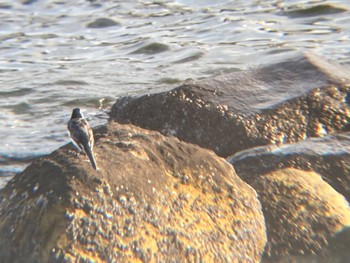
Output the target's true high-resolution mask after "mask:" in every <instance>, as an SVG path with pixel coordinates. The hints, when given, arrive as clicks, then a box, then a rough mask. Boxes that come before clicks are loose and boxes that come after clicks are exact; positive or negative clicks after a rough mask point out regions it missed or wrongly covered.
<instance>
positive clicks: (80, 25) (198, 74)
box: [0, 0, 350, 187]
mask: <svg viewBox="0 0 350 263" xmlns="http://www.w3.org/2000/svg"><path fill="white" fill-rule="evenodd" d="M349 10H350V3H349V1H346V0H343V1H305V0H304V1H303V0H296V1H292V0H290V1H269V0H268V1H243V0H236V1H229V0H226V1H225V0H215V1H213V0H210V1H209V0H202V1H196V0H179V1H160V0H159V1H132V2H131V1H103V0H101V1H94V0H90V1H87V0H78V1H64V0H62V1H43V0H26V1H9V0H8V1H2V2H1V3H0V21H1V22H0V52H1V57H0V83H1V88H0V108H1V111H0V129H1V134H2V137H3V140H2V143H1V144H0V176H1V179H0V187H1V185H3V184H4V183H5V182H6V180H8V179H9V178H10V177H11V176H13V174H14V173H16V172H20V171H21V170H23V169H24V167H25V166H26V165H27V164H28V162H29V161H30V160H31V159H32V158H33V157H35V156H40V155H44V154H48V153H50V152H51V151H53V150H54V149H57V148H58V147H60V146H62V145H64V144H66V143H67V142H69V137H68V135H67V132H66V123H67V121H68V119H69V117H70V113H71V110H72V108H74V107H81V108H82V109H84V110H85V115H86V116H87V117H88V118H89V119H90V123H91V125H92V126H95V125H99V124H102V123H105V122H106V121H107V116H106V112H107V111H108V108H109V107H110V105H111V104H112V103H113V102H114V100H115V99H116V98H117V97H118V96H123V95H127V94H133V95H135V94H136V95H137V94H143V93H145V92H154V91H160V90H165V89H170V88H173V87H176V86H178V85H179V84H180V83H182V82H184V81H185V80H186V79H188V78H193V79H199V78H205V77H210V76H215V75H218V74H222V73H225V72H232V71H237V70H244V69H247V68H250V67H256V66H258V65H261V64H265V63H272V62H276V61H278V60H281V59H283V58H285V57H288V56H290V55H291V54H293V53H295V52H299V51H307V50H311V51H313V52H314V53H316V54H319V55H321V56H324V57H326V58H329V59H333V60H337V61H338V62H339V63H344V64H348V63H349V62H350V56H349V53H350V11H349ZM101 18H107V19H104V20H101ZM98 19H100V20H98ZM108 19H109V20H108Z"/></svg>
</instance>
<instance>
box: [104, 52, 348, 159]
mask: <svg viewBox="0 0 350 263" xmlns="http://www.w3.org/2000/svg"><path fill="white" fill-rule="evenodd" d="M349 83H350V73H349V70H348V69H346V68H345V67H344V66H339V65H336V64H334V63H330V62H327V61H325V60H323V59H322V58H319V57H317V56H315V55H311V54H309V55H306V56H304V55H303V56H297V57H294V58H292V59H289V60H288V61H285V62H280V63H276V64H273V65H268V66H264V67H261V68H258V69H252V70H247V71H242V72H235V73H231V74H226V75H222V76H219V77H216V78H213V79H204V80H199V81H193V82H192V83H187V84H184V85H182V86H180V87H178V88H175V89H173V90H171V91H169V92H162V93H157V94H152V95H146V96H142V97H137V98H134V97H124V98H121V99H119V100H117V102H116V103H115V104H114V106H113V108H112V111H111V113H110V117H111V119H114V120H117V121H118V122H121V123H133V124H135V125H138V126H141V127H144V128H148V129H153V130H158V131H160V132H162V133H163V134H166V135H175V136H177V137H178V138H180V139H182V140H184V141H187V142H191V143H195V144H198V145H200V146H202V147H205V148H209V149H212V150H214V151H215V152H216V153H217V154H218V155H220V156H224V157H227V156H229V155H231V154H234V153H236V152H238V151H241V150H244V149H248V148H251V147H254V146H261V145H268V144H279V143H292V142H297V141H300V140H304V139H305V138H307V137H320V136H324V135H325V134H331V133H335V132H339V131H344V130H349V123H350V114H349V110H350V109H349V101H350V95H349V94H350V92H349V86H348V84H349Z"/></svg>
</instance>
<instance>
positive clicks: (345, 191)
mask: <svg viewBox="0 0 350 263" xmlns="http://www.w3.org/2000/svg"><path fill="white" fill-rule="evenodd" d="M227 160H228V161H229V162H230V163H231V164H232V165H233V166H234V168H235V170H236V172H237V174H238V175H239V176H240V177H241V178H242V179H243V180H244V181H246V182H248V183H250V182H251V181H252V180H254V178H255V177H256V176H258V175H259V174H262V173H267V172H271V171H274V170H279V169H283V168H287V167H293V168H297V169H302V170H306V171H314V172H316V173H318V174H320V175H321V176H322V178H323V179H324V180H325V181H326V182H327V183H329V184H330V185H331V186H332V187H333V188H334V189H335V190H336V191H338V192H339V193H340V194H342V195H344V197H345V198H346V199H347V201H348V202H350V165H349V164H350V133H349V132H346V133H339V134H334V135H328V136H325V137H322V138H310V139H307V140H304V141H300V142H298V143H294V144H284V145H278V146H277V145H268V146H260V147H255V148H251V149H248V150H245V151H242V152H238V153H236V154H235V155H233V156H231V157H229V158H228V159H227Z"/></svg>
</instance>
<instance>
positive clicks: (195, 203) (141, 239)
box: [0, 123, 266, 263]
mask: <svg viewBox="0 0 350 263" xmlns="http://www.w3.org/2000/svg"><path fill="white" fill-rule="evenodd" d="M95 138H96V146H95V154H96V159H97V163H98V166H99V168H100V170H99V171H97V172H96V171H94V170H93V169H92V168H91V166H90V163H89V162H88V160H87V158H86V157H85V156H84V155H79V156H76V155H75V154H74V152H73V151H72V149H73V148H72V147H71V145H67V146H64V147H62V148H61V149H58V150H57V151H55V152H53V153H52V154H50V155H48V156H47V157H44V158H40V159H37V160H35V161H34V162H33V163H32V164H31V165H30V166H29V167H28V168H27V169H26V170H25V171H24V172H23V173H21V174H19V175H17V176H15V177H14V179H13V180H11V181H10V183H9V184H8V185H7V186H6V187H5V188H4V189H2V190H1V192H0V258H1V260H2V262H26V263H28V262H128V261H133V262H134V261H142V262H259V260H260V257H261V255H262V253H263V251H264V247H265V243H266V230H265V224H264V218H263V215H262V211H261V205H260V202H259V201H258V199H257V197H256V192H255V191H254V190H253V189H252V188H251V187H250V186H248V185H247V184H246V183H244V182H243V181H242V180H241V179H240V178H239V177H238V176H237V175H236V173H235V172H234V170H233V168H232V166H231V165H230V164H229V163H227V162H226V161H225V160H223V159H221V158H219V157H217V156H216V155H215V154H214V153H213V152H212V151H208V150H205V149H202V148H200V147H198V146H195V145H190V144H187V143H184V142H180V141H179V140H177V139H176V138H166V137H164V136H162V135H160V134H159V133H158V132H153V131H146V130H142V129H140V128H137V127H134V126H128V125H119V124H115V123H110V124H109V125H108V126H107V127H100V128H99V129H97V130H96V132H95Z"/></svg>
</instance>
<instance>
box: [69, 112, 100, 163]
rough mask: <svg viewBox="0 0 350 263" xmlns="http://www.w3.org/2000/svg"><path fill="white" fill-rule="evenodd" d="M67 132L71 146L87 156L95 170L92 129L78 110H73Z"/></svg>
mask: <svg viewBox="0 0 350 263" xmlns="http://www.w3.org/2000/svg"><path fill="white" fill-rule="evenodd" d="M67 128H68V132H69V135H70V137H71V139H72V142H73V144H74V145H75V146H76V147H77V148H78V149H79V150H80V151H84V152H85V153H86V155H87V156H88V158H89V160H90V163H91V166H92V167H93V168H94V169H95V170H97V165H96V161H95V157H94V153H93V148H94V134H93V132H92V129H91V127H90V125H89V123H88V122H87V120H86V119H85V118H84V117H83V114H82V113H81V111H80V109H79V108H75V109H73V112H72V116H71V118H70V120H69V121H68V125H67Z"/></svg>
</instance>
